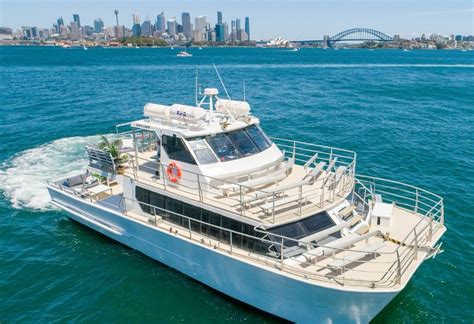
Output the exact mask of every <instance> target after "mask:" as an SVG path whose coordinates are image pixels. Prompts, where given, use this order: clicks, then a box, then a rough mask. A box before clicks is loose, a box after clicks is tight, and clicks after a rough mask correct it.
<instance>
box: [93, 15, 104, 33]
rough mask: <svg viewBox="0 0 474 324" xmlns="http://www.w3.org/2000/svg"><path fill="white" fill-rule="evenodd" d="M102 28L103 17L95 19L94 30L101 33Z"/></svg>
mask: <svg viewBox="0 0 474 324" xmlns="http://www.w3.org/2000/svg"><path fill="white" fill-rule="evenodd" d="M102 28H104V22H103V21H102V19H100V18H97V19H95V20H94V32H96V33H97V34H98V33H101V32H102Z"/></svg>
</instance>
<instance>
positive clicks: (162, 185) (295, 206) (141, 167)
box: [124, 152, 353, 225]
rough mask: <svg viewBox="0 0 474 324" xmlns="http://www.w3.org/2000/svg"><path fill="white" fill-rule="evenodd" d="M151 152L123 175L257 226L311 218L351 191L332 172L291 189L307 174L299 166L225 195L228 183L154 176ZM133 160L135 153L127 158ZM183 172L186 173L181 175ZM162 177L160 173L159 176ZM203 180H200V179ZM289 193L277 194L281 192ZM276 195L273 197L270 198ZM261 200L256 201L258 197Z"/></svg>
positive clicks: (344, 177)
mask: <svg viewBox="0 0 474 324" xmlns="http://www.w3.org/2000/svg"><path fill="white" fill-rule="evenodd" d="M153 154H154V152H142V153H138V155H139V156H138V157H139V158H138V166H135V165H134V164H133V165H129V166H128V167H126V168H125V170H124V175H125V176H128V177H130V178H132V179H135V180H136V181H138V182H142V183H144V184H146V185H149V186H152V187H155V188H158V189H160V190H164V191H167V192H169V193H171V194H175V195H177V196H180V197H185V198H187V199H191V200H195V201H197V202H201V203H203V204H208V205H210V206H212V207H214V208H219V209H223V210H226V211H229V212H231V213H236V214H238V215H240V216H244V217H247V218H250V219H252V220H254V221H257V222H259V223H263V224H267V225H276V224H281V223H286V222H289V221H292V220H295V219H298V218H301V217H305V216H309V215H314V214H316V213H319V212H321V211H323V210H327V209H328V208H330V207H331V206H335V205H337V204H340V203H341V202H342V201H343V200H344V199H345V198H346V197H347V196H348V195H349V194H350V193H351V191H352V188H353V174H351V173H345V174H341V176H340V178H339V179H337V180H338V181H336V179H335V178H336V175H335V172H334V171H332V172H328V173H326V171H324V170H323V171H322V174H321V176H320V177H319V178H318V179H317V180H316V181H315V182H314V183H312V184H307V185H300V186H294V187H292V186H291V185H292V184H296V183H298V182H301V180H302V179H304V178H305V176H307V175H308V173H309V172H310V170H307V169H305V168H304V167H303V166H301V165H296V164H295V165H293V167H292V168H291V172H290V173H289V174H288V175H287V176H286V177H285V178H284V179H282V180H280V181H278V182H276V183H271V184H268V185H266V186H261V187H258V189H255V190H245V191H244V192H240V191H234V192H233V191H230V192H228V193H227V194H226V192H225V190H223V189H222V187H224V186H225V185H227V183H225V182H224V181H221V182H220V184H214V185H213V184H211V185H207V186H206V184H205V183H204V181H203V183H201V184H200V185H199V186H197V185H195V184H192V183H189V182H186V183H185V182H184V181H183V182H182V183H179V184H173V183H171V182H170V181H168V180H167V179H166V178H165V177H163V176H161V177H160V176H157V173H156V170H158V169H159V168H160V166H159V163H158V162H156V161H153V160H152V159H151V158H152V157H153ZM130 156H131V159H132V160H135V158H134V157H135V155H134V153H131V154H130ZM183 172H186V171H183ZM160 173H161V174H162V173H163V172H162V171H161V172H160ZM201 178H202V179H204V177H203V176H201ZM286 187H288V189H285V190H282V191H278V190H280V188H286ZM272 192H275V195H273V194H270V193H272ZM259 196H260V197H262V198H258V197H259Z"/></svg>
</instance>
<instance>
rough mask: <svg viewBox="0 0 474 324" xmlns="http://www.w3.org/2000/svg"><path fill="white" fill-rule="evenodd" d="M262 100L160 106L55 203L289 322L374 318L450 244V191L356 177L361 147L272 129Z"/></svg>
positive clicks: (100, 147) (98, 150)
mask: <svg viewBox="0 0 474 324" xmlns="http://www.w3.org/2000/svg"><path fill="white" fill-rule="evenodd" d="M250 110H251V109H250V106H249V104H248V103H247V102H245V101H235V100H230V99H222V98H220V97H219V96H218V91H217V89H215V88H207V89H205V91H204V97H203V98H202V100H201V101H200V102H199V104H196V106H186V105H182V104H173V105H171V106H166V105H160V104H153V103H149V104H146V105H145V107H144V118H143V119H140V120H136V121H132V122H130V123H127V124H122V125H118V126H117V127H118V128H117V129H118V130H119V129H123V128H124V127H126V128H127V129H126V130H125V131H124V132H122V133H118V135H117V137H115V138H113V139H112V138H109V139H107V138H105V137H104V138H103V139H102V141H101V142H100V143H98V144H97V145H96V146H89V147H86V148H85V149H86V150H87V153H88V157H89V164H88V166H87V167H86V169H85V170H83V171H80V172H78V173H77V174H76V175H73V176H67V177H64V178H62V179H58V180H55V181H51V182H49V183H48V191H49V194H50V196H51V203H52V204H53V205H55V206H57V207H59V208H62V209H63V210H65V211H66V212H67V213H68V216H69V217H70V218H72V219H73V220H75V221H77V222H79V223H81V224H84V225H86V226H88V227H90V228H92V229H94V230H96V231H98V232H99V233H101V234H103V235H105V236H108V237H110V238H112V239H114V240H116V241H118V242H120V243H122V244H125V245H127V246H129V247H131V248H133V249H136V250H138V251H140V252H142V253H144V254H145V255H147V256H149V257H151V258H153V259H155V260H158V261H160V262H162V263H164V264H166V265H168V266H169V267H171V268H174V269H176V270H178V271H180V272H182V273H184V274H186V275H188V276H190V277H191V278H194V279H195V280H198V281H200V282H202V283H203V284H205V285H207V286H209V287H212V288H213V289H216V290H218V291H220V292H222V293H224V294H226V295H229V296H231V297H233V298H235V299H237V300H240V301H242V302H244V303H247V304H249V305H252V306H254V307H256V308H258V309H261V310H263V311H265V312H268V313H271V314H274V315H276V316H278V317H281V318H283V319H287V320H290V321H294V322H298V323H321V322H325V323H326V322H331V323H344V322H368V321H369V320H371V319H372V318H373V317H374V316H375V315H376V314H377V313H379V312H380V311H381V310H382V309H383V308H384V307H385V306H386V305H387V304H388V303H389V302H390V301H391V300H392V299H393V298H394V297H395V296H396V295H397V294H398V293H399V292H400V291H401V290H402V289H404V288H405V287H406V285H407V284H408V282H409V281H410V279H411V278H412V276H413V275H414V273H415V272H416V270H417V269H418V268H419V267H420V265H421V264H422V263H423V262H424V261H425V260H426V259H429V258H431V257H434V256H435V255H436V254H438V253H439V252H441V250H440V244H438V243H437V242H438V241H439V240H440V238H441V236H442V235H443V234H444V233H445V231H446V227H445V226H444V207H443V199H442V198H441V197H439V196H438V195H436V194H433V193H431V192H428V191H426V190H424V189H421V188H417V187H414V186H411V185H407V184H403V183H400V182H397V181H392V180H386V179H381V178H375V177H371V176H362V175H358V174H356V153H355V152H353V151H349V150H345V149H339V148H334V147H327V146H322V145H317V144H312V143H305V142H298V141H294V140H288V139H280V138H271V137H269V136H267V134H265V132H264V130H263V129H262V127H261V125H260V121H259V119H258V118H257V117H255V116H253V115H252V114H251V113H250ZM288 122H289V121H288Z"/></svg>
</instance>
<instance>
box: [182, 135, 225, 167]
mask: <svg viewBox="0 0 474 324" xmlns="http://www.w3.org/2000/svg"><path fill="white" fill-rule="evenodd" d="M195 140H202V142H203V143H204V145H205V146H206V149H207V150H208V151H209V152H210V154H211V156H212V157H213V158H214V161H213V162H209V163H202V162H201V161H200V160H199V158H198V155H197V154H196V152H195V150H194V149H193V148H192V146H191V142H192V141H195ZM185 142H186V145H187V146H188V148H189V151H190V152H191V154H192V155H193V157H194V160H195V161H196V162H197V163H198V165H210V164H214V163H218V162H220V159H219V157H218V156H217V154H216V153H215V152H214V150H213V149H212V147H211V146H210V145H209V143H208V142H207V140H206V137H205V136H197V137H189V138H186V139H185ZM198 150H204V148H202V149H198Z"/></svg>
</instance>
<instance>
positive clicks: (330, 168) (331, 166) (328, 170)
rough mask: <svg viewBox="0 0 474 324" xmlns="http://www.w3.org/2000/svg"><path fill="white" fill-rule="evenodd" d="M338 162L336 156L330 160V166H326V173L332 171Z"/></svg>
mask: <svg viewBox="0 0 474 324" xmlns="http://www.w3.org/2000/svg"><path fill="white" fill-rule="evenodd" d="M336 162H337V157H335V158H334V159H332V160H331V161H330V162H329V165H328V167H327V168H326V173H330V172H331V170H332V168H334V165H335V164H336Z"/></svg>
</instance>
